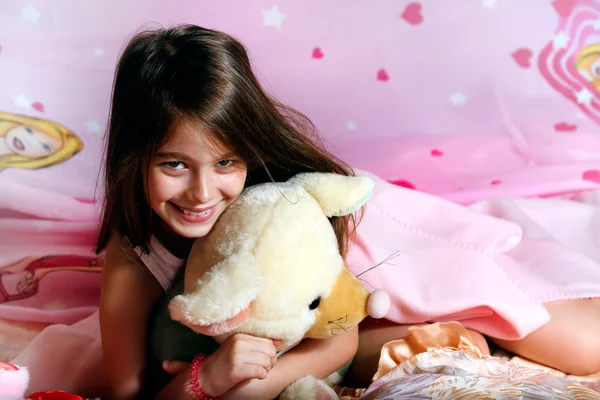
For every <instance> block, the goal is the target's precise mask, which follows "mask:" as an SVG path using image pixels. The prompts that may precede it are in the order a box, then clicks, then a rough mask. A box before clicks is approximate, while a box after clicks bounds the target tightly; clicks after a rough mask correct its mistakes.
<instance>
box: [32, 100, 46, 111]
mask: <svg viewBox="0 0 600 400" xmlns="http://www.w3.org/2000/svg"><path fill="white" fill-rule="evenodd" d="M31 108H33V109H34V110H37V111H39V112H44V105H43V104H42V103H40V102H39V101H36V102H35V103H33V104H32V105H31Z"/></svg>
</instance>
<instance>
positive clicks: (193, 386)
mask: <svg viewBox="0 0 600 400" xmlns="http://www.w3.org/2000/svg"><path fill="white" fill-rule="evenodd" d="M203 359H204V354H198V355H197V356H196V357H194V361H192V363H191V364H190V375H189V377H188V381H189V385H190V390H191V391H192V393H193V394H194V396H195V397H196V398H197V399H199V400H214V397H212V396H209V395H207V394H206V393H204V389H202V386H200V382H198V368H199V367H200V363H201V362H202V360H203Z"/></svg>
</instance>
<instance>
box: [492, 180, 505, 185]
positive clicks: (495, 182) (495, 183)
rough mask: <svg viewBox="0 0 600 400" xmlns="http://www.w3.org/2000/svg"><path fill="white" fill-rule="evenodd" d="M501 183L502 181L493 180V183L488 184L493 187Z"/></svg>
mask: <svg viewBox="0 0 600 400" xmlns="http://www.w3.org/2000/svg"><path fill="white" fill-rule="evenodd" d="M501 183H502V181H501V180H500V179H494V180H493V181H491V182H490V184H491V185H494V186H496V185H499V184H501Z"/></svg>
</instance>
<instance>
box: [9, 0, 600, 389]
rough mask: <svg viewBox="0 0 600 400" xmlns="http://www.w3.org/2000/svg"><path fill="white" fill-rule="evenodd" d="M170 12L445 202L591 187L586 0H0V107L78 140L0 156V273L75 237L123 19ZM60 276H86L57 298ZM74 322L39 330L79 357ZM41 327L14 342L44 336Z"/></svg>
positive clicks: (598, 24)
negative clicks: (33, 157) (18, 157)
mask: <svg viewBox="0 0 600 400" xmlns="http://www.w3.org/2000/svg"><path fill="white" fill-rule="evenodd" d="M179 22H191V23H196V24H200V25H204V26H206V27H211V28H216V29H220V30H224V31H226V32H229V33H231V34H233V35H235V36H237V37H238V38H239V39H241V40H242V41H243V42H244V43H245V44H246V45H247V47H248V49H249V52H250V56H251V58H252V60H253V63H254V66H255V69H256V72H257V75H258V77H259V79H260V81H261V82H262V83H263V84H264V85H265V87H266V88H267V90H268V91H269V92H271V93H272V94H273V95H275V96H276V97H278V98H279V99H281V100H282V101H284V102H286V103H289V104H290V105H292V106H294V107H296V108H297V109H299V110H300V111H302V112H304V113H305V114H307V115H308V116H309V117H310V118H311V119H312V120H313V121H314V122H315V124H316V125H317V127H318V128H319V130H320V131H321V133H322V134H323V136H324V137H325V139H326V140H327V143H328V146H329V148H330V149H331V150H332V151H333V152H334V153H336V154H338V155H340V156H341V157H342V158H344V159H345V160H347V161H348V162H350V163H351V164H352V165H354V166H356V167H359V168H361V169H365V170H368V171H370V172H373V173H376V174H377V175H379V176H380V177H382V178H383V179H386V180H390V181H394V182H396V183H398V184H399V185H402V186H408V187H414V188H416V189H418V190H422V191H425V192H428V193H432V194H435V195H439V196H442V197H445V198H447V199H450V200H453V201H456V202H459V203H462V204H471V203H473V202H475V201H479V200H484V199H488V198H492V197H496V196H542V197H546V196H563V195H564V196H569V195H570V194H572V193H575V192H579V191H582V190H586V189H598V188H600V126H599V123H600V92H599V91H598V89H596V87H595V86H594V85H593V84H592V83H591V82H589V81H588V80H586V78H585V77H584V76H583V75H582V74H581V73H579V72H578V71H577V70H576V68H575V66H574V65H575V58H576V56H577V54H578V52H579V51H580V49H581V48H582V47H584V46H586V45H589V44H594V43H600V3H598V2H597V1H594V0H527V1H524V0H461V1H433V0H421V1H413V0H376V1H364V0H344V1H343V2H342V1H334V0H252V1H248V0H218V1H212V0H178V1H174V2H171V3H169V2H165V1H159V0H144V1H142V0H137V1H133V0H132V1H118V0H86V1H64V0H63V1H60V0H28V1H23V0H2V1H1V2H0V111H7V112H14V113H20V114H26V115H30V116H35V117H40V118H47V119H51V120H55V121H57V122H59V123H61V124H63V125H65V126H66V127H67V128H69V129H71V130H72V131H74V132H75V133H76V134H77V135H78V136H79V137H80V138H81V139H82V141H83V143H84V148H83V150H82V151H81V152H80V153H79V154H77V155H75V156H74V157H73V158H72V159H70V160H68V161H66V162H64V163H61V164H58V165H54V166H51V167H47V168H44V169H38V170H21V169H16V168H8V169H6V170H3V171H0V278H1V279H2V280H3V281H4V279H6V280H7V282H8V281H10V282H12V283H13V284H14V283H15V282H18V280H17V279H16V278H17V277H16V276H8V275H7V274H5V272H6V271H2V268H3V267H5V266H6V265H8V264H10V263H13V262H15V261H18V260H20V259H22V258H24V257H28V256H40V257H41V256H47V255H69V254H77V255H89V254H90V253H91V249H92V246H93V242H94V237H95V233H96V229H97V222H96V220H97V217H98V207H97V204H96V203H94V201H93V199H94V197H96V195H98V194H101V193H97V191H96V188H97V185H96V183H97V178H98V169H99V165H100V158H101V154H102V138H103V134H104V130H105V126H106V120H107V115H108V105H109V98H110V91H111V83H112V77H113V71H114V66H115V63H116V60H117V57H118V55H119V53H120V51H121V49H122V48H123V46H124V44H125V43H126V40H127V37H128V36H129V35H131V34H132V33H133V32H135V31H136V30H137V29H139V28H140V26H142V25H145V26H147V27H154V26H158V25H170V24H174V23H179ZM0 140H1V138H0ZM19 273H20V274H21V275H20V277H19V280H20V279H21V278H24V277H25V276H26V275H27V273H26V271H21V272H19ZM99 278H100V274H87V273H85V272H72V271H61V272H55V273H52V274H50V275H48V276H46V277H44V278H43V280H42V281H41V282H40V291H39V292H38V293H37V294H36V295H35V296H33V297H31V298H29V299H26V300H22V301H21V302H20V303H19V305H16V304H17V303H14V304H10V303H8V304H0V318H16V319H23V320H28V321H39V322H58V323H66V324H69V323H72V322H74V321H77V320H80V319H81V318H83V317H85V316H87V315H92V313H93V312H94V311H95V309H96V306H95V300H96V299H97V294H98V290H99V289H98V288H99V285H100V279H99ZM71 283H72V285H73V286H75V285H78V287H79V288H81V287H86V288H88V290H89V292H87V295H81V296H80V297H78V299H79V301H78V302H75V303H73V302H72V301H71V300H73V299H72V298H71V297H69V296H70V295H71V294H73V293H75V292H69V291H68V290H66V289H65V287H68V285H69V284H71ZM57 288H58V289H57ZM80 293H81V291H80ZM36 309H37V310H38V311H36ZM40 310H41V311H40ZM86 321H87V322H86ZM88 322H89V321H88V320H87V319H85V320H83V321H81V322H80V323H78V324H76V325H75V326H69V327H66V326H62V325H55V326H53V327H52V328H51V329H50V330H47V331H46V333H47V334H48V335H50V336H52V335H55V336H56V337H57V338H64V337H65V331H68V332H70V334H72V338H73V339H70V340H69V343H83V344H82V345H81V348H86V349H88V350H89V352H90V354H95V356H94V357H96V356H97V349H98V346H99V341H98V340H97V338H96V337H94V336H88V332H89V329H88V330H86V329H82V330H81V332H83V333H81V334H79V336H77V335H75V334H74V333H73V332H75V331H77V329H80V328H81V327H82V326H87V325H86V324H88ZM92 325H93V324H92ZM76 339H77V340H79V341H77V340H76ZM8 340H10V339H6V338H3V337H2V335H0V355H2V354H3V351H4V349H6V348H10V345H11V344H10V343H9V342H8ZM44 343H46V342H44V341H43V340H40V341H36V342H34V345H33V346H32V347H30V350H29V352H26V354H24V355H22V357H23V358H24V359H27V357H30V358H31V357H32V355H33V356H36V355H40V356H41V355H43V354H50V353H48V348H47V347H44V346H46V345H45V344H44ZM57 343H58V342H57ZM61 343H62V344H61V345H64V346H67V345H69V343H65V342H64V341H63V342H61ZM89 343H92V344H93V345H90V344H89ZM36 346H37V347H36ZM52 349H54V350H53V351H56V352H57V354H58V352H62V351H63V350H62V347H60V346H55V347H52ZM90 349H91V350H90ZM86 351H87V350H86ZM81 354H83V350H82V353H81ZM90 357H91V356H90ZM34 358H35V357H34ZM83 358H85V357H83ZM94 360H96V361H98V360H97V359H94ZM75 361H77V360H75ZM35 364H36V363H35V362H33V364H32V365H35ZM89 365H93V363H89ZM75 369H76V368H75V367H74V368H73V369H72V370H75ZM86 371H87V370H86ZM94 372H95V369H94V368H92V367H90V369H89V373H90V374H93V373H94ZM54 373H55V374H59V373H60V371H58V370H57V369H55V370H54ZM83 373H84V372H82V374H83ZM86 373H87V372H86ZM38 375H39V376H41V375H43V376H46V377H48V382H52V379H53V378H52V377H50V376H49V375H45V373H44V374H38ZM58 378H60V376H59V377H58ZM58 378H57V379H58ZM73 379H75V378H73ZM40 385H42V383H40Z"/></svg>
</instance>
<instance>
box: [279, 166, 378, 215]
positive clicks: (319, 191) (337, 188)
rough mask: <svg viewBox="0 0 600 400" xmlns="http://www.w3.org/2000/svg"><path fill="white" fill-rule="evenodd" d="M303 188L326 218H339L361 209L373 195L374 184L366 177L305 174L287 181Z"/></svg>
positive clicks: (317, 173)
mask: <svg viewBox="0 0 600 400" xmlns="http://www.w3.org/2000/svg"><path fill="white" fill-rule="evenodd" d="M289 182H290V183H294V184H296V185H299V186H301V187H303V188H304V190H306V191H307V192H308V193H310V195H311V196H313V197H314V198H315V199H316V200H317V202H319V204H320V205H321V208H322V209H323V212H324V213H325V215H327V216H328V217H341V216H343V215H348V214H351V213H353V212H355V211H357V210H358V209H359V208H360V207H362V206H363V205H364V204H365V203H366V202H367V201H368V200H369V199H370V198H371V195H372V194H373V189H374V187H375V183H374V182H373V181H372V180H371V179H369V178H366V177H354V176H345V175H339V174H333V173H323V172H305V173H301V174H298V175H295V176H294V177H292V178H291V179H290V180H289Z"/></svg>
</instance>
